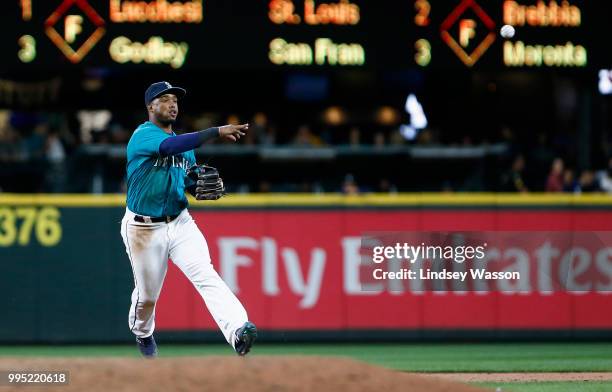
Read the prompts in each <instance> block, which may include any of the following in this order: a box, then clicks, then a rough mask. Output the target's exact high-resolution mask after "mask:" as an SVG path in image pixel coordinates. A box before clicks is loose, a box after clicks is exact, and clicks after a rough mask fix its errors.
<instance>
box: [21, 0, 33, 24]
mask: <svg viewBox="0 0 612 392" xmlns="http://www.w3.org/2000/svg"><path fill="white" fill-rule="evenodd" d="M19 4H20V5H21V19H22V20H24V21H26V22H27V21H29V20H30V19H32V0H19Z"/></svg>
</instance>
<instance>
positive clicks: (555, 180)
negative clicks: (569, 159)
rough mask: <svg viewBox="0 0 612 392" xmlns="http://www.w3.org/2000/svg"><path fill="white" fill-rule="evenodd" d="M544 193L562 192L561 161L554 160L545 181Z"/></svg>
mask: <svg viewBox="0 0 612 392" xmlns="http://www.w3.org/2000/svg"><path fill="white" fill-rule="evenodd" d="M546 192H563V160H562V159H561V158H555V159H554V160H553V163H552V165H551V168H550V173H549V174H548V179H547V180H546Z"/></svg>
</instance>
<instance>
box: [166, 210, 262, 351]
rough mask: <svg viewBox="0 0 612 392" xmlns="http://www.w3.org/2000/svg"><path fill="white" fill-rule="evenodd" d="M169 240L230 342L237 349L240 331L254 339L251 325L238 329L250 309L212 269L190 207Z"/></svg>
mask: <svg viewBox="0 0 612 392" xmlns="http://www.w3.org/2000/svg"><path fill="white" fill-rule="evenodd" d="M170 240H171V242H170V259H172V261H173V262H174V263H175V264H176V265H177V266H178V267H179V268H180V269H181V271H183V273H184V274H185V276H187V278H188V279H189V280H190V281H191V282H192V283H193V285H194V287H195V288H196V290H198V292H199V293H200V295H201V296H202V298H203V299H204V302H205V303H206V306H207V307H208V310H209V311H210V313H211V314H212V316H213V318H214V320H215V321H216V322H217V325H218V326H219V328H220V329H221V331H222V332H223V335H224V336H225V339H226V340H227V342H228V343H229V344H231V345H232V347H234V348H236V347H235V344H236V341H235V340H236V333H237V332H240V333H245V334H250V335H251V336H249V337H253V338H254V336H256V330H255V326H254V325H252V324H251V325H252V327H251V326H249V325H247V326H248V328H247V329H248V330H244V331H239V330H240V329H241V328H243V327H245V324H247V322H248V316H247V312H246V310H245V309H244V307H243V306H242V304H241V303H240V301H239V300H238V298H236V296H235V295H234V293H233V292H232V291H231V290H230V289H229V287H227V285H226V284H225V282H224V281H223V280H222V279H221V277H220V276H219V274H218V273H217V271H215V269H214V268H213V265H212V264H211V260H210V254H209V251H208V244H207V243H206V239H205V238H204V236H203V235H202V233H201V232H200V229H198V227H197V225H196V224H195V222H194V221H193V219H192V217H191V215H189V213H188V212H187V210H185V211H184V212H183V213H182V214H181V215H180V216H179V217H178V218H177V219H176V220H174V221H173V222H172V223H170ZM249 324H250V323H249ZM251 343H252V342H249V344H248V346H249V347H250V344H251ZM237 351H238V350H237ZM247 351H248V350H247Z"/></svg>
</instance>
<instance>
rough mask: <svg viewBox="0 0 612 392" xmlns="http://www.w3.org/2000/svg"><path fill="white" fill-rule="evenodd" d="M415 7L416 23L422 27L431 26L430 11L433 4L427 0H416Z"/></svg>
mask: <svg viewBox="0 0 612 392" xmlns="http://www.w3.org/2000/svg"><path fill="white" fill-rule="evenodd" d="M414 9H415V10H416V12H417V13H416V15H415V16H414V24H416V25H417V26H421V27H426V26H429V13H430V11H431V4H429V1H427V0H416V1H415V2H414Z"/></svg>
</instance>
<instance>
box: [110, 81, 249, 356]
mask: <svg viewBox="0 0 612 392" xmlns="http://www.w3.org/2000/svg"><path fill="white" fill-rule="evenodd" d="M185 93H186V91H185V90H184V89H182V88H180V87H173V86H172V85H170V83H167V82H158V83H153V84H152V85H151V86H149V88H148V89H147V90H146V92H145V105H146V107H147V111H148V115H149V121H146V122H144V123H143V124H141V125H140V126H139V127H138V128H137V129H136V130H135V131H134V134H133V135H132V137H131V138H130V141H129V143H128V146H127V208H126V211H125V216H124V217H123V220H122V222H121V236H122V237H123V242H124V244H125V249H126V252H127V254H128V257H129V259H130V263H131V266H132V273H133V274H134V286H135V287H134V291H133V292H132V305H131V307H130V312H129V327H130V330H131V331H132V333H134V335H136V343H137V344H138V347H139V349H140V352H141V353H142V355H143V356H145V357H148V358H153V357H156V356H157V345H156V343H155V339H154V338H153V331H154V329H155V303H156V302H157V299H158V298H159V294H160V291H161V288H162V284H163V281H164V277H165V276H166V270H167V267H168V264H167V263H168V259H172V261H173V262H174V264H176V266H178V267H179V268H180V270H181V271H182V272H183V273H184V274H185V275H186V276H187V278H189V280H190V281H191V283H193V285H194V287H195V288H196V290H197V291H198V292H199V293H200V295H201V296H202V298H203V299H204V302H205V303H206V306H207V307H208V310H209V311H210V313H211V314H212V316H213V318H214V319H215V321H216V322H217V325H218V326H219V328H220V329H221V331H222V332H223V335H224V336H225V339H226V340H227V342H228V343H229V344H230V345H231V346H232V347H233V348H234V349H235V350H236V352H237V353H238V355H245V354H247V353H248V352H249V350H250V349H251V345H252V344H253V341H254V340H255V338H256V337H257V329H256V327H255V325H254V324H253V323H251V322H249V321H248V317H247V313H246V310H245V309H244V307H243V306H242V304H241V303H240V301H239V300H238V298H236V296H235V295H234V293H232V291H231V290H230V289H229V288H228V287H227V285H226V284H225V282H223V280H221V278H220V277H219V275H218V274H217V272H216V271H215V270H214V268H213V266H212V264H211V260H210V254H209V251H208V245H207V243H206V239H205V238H204V236H203V235H202V233H201V232H200V230H199V229H198V227H197V226H196V224H195V222H194V220H193V218H192V217H191V215H190V214H189V212H188V211H187V198H186V197H185V192H186V191H187V192H190V193H191V194H192V195H194V196H195V198H196V199H197V200H216V199H218V198H220V197H222V196H223V195H224V191H225V188H224V186H223V181H222V180H221V178H220V177H219V173H218V172H217V170H216V169H214V168H212V167H210V166H206V165H201V166H198V165H196V160H195V155H194V152H193V150H194V149H195V148H197V147H199V146H200V145H201V144H202V143H204V142H206V141H207V140H211V139H215V138H224V139H227V140H231V141H234V142H235V141H237V140H238V139H240V137H241V136H244V134H245V133H244V132H245V131H246V130H247V129H248V124H244V125H226V126H222V127H214V128H209V129H206V130H203V131H199V132H193V133H186V134H183V135H179V136H177V135H176V134H175V133H174V132H173V131H172V124H173V123H174V122H175V121H176V117H177V116H178V99H179V98H182V97H183V96H184V95H185Z"/></svg>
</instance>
